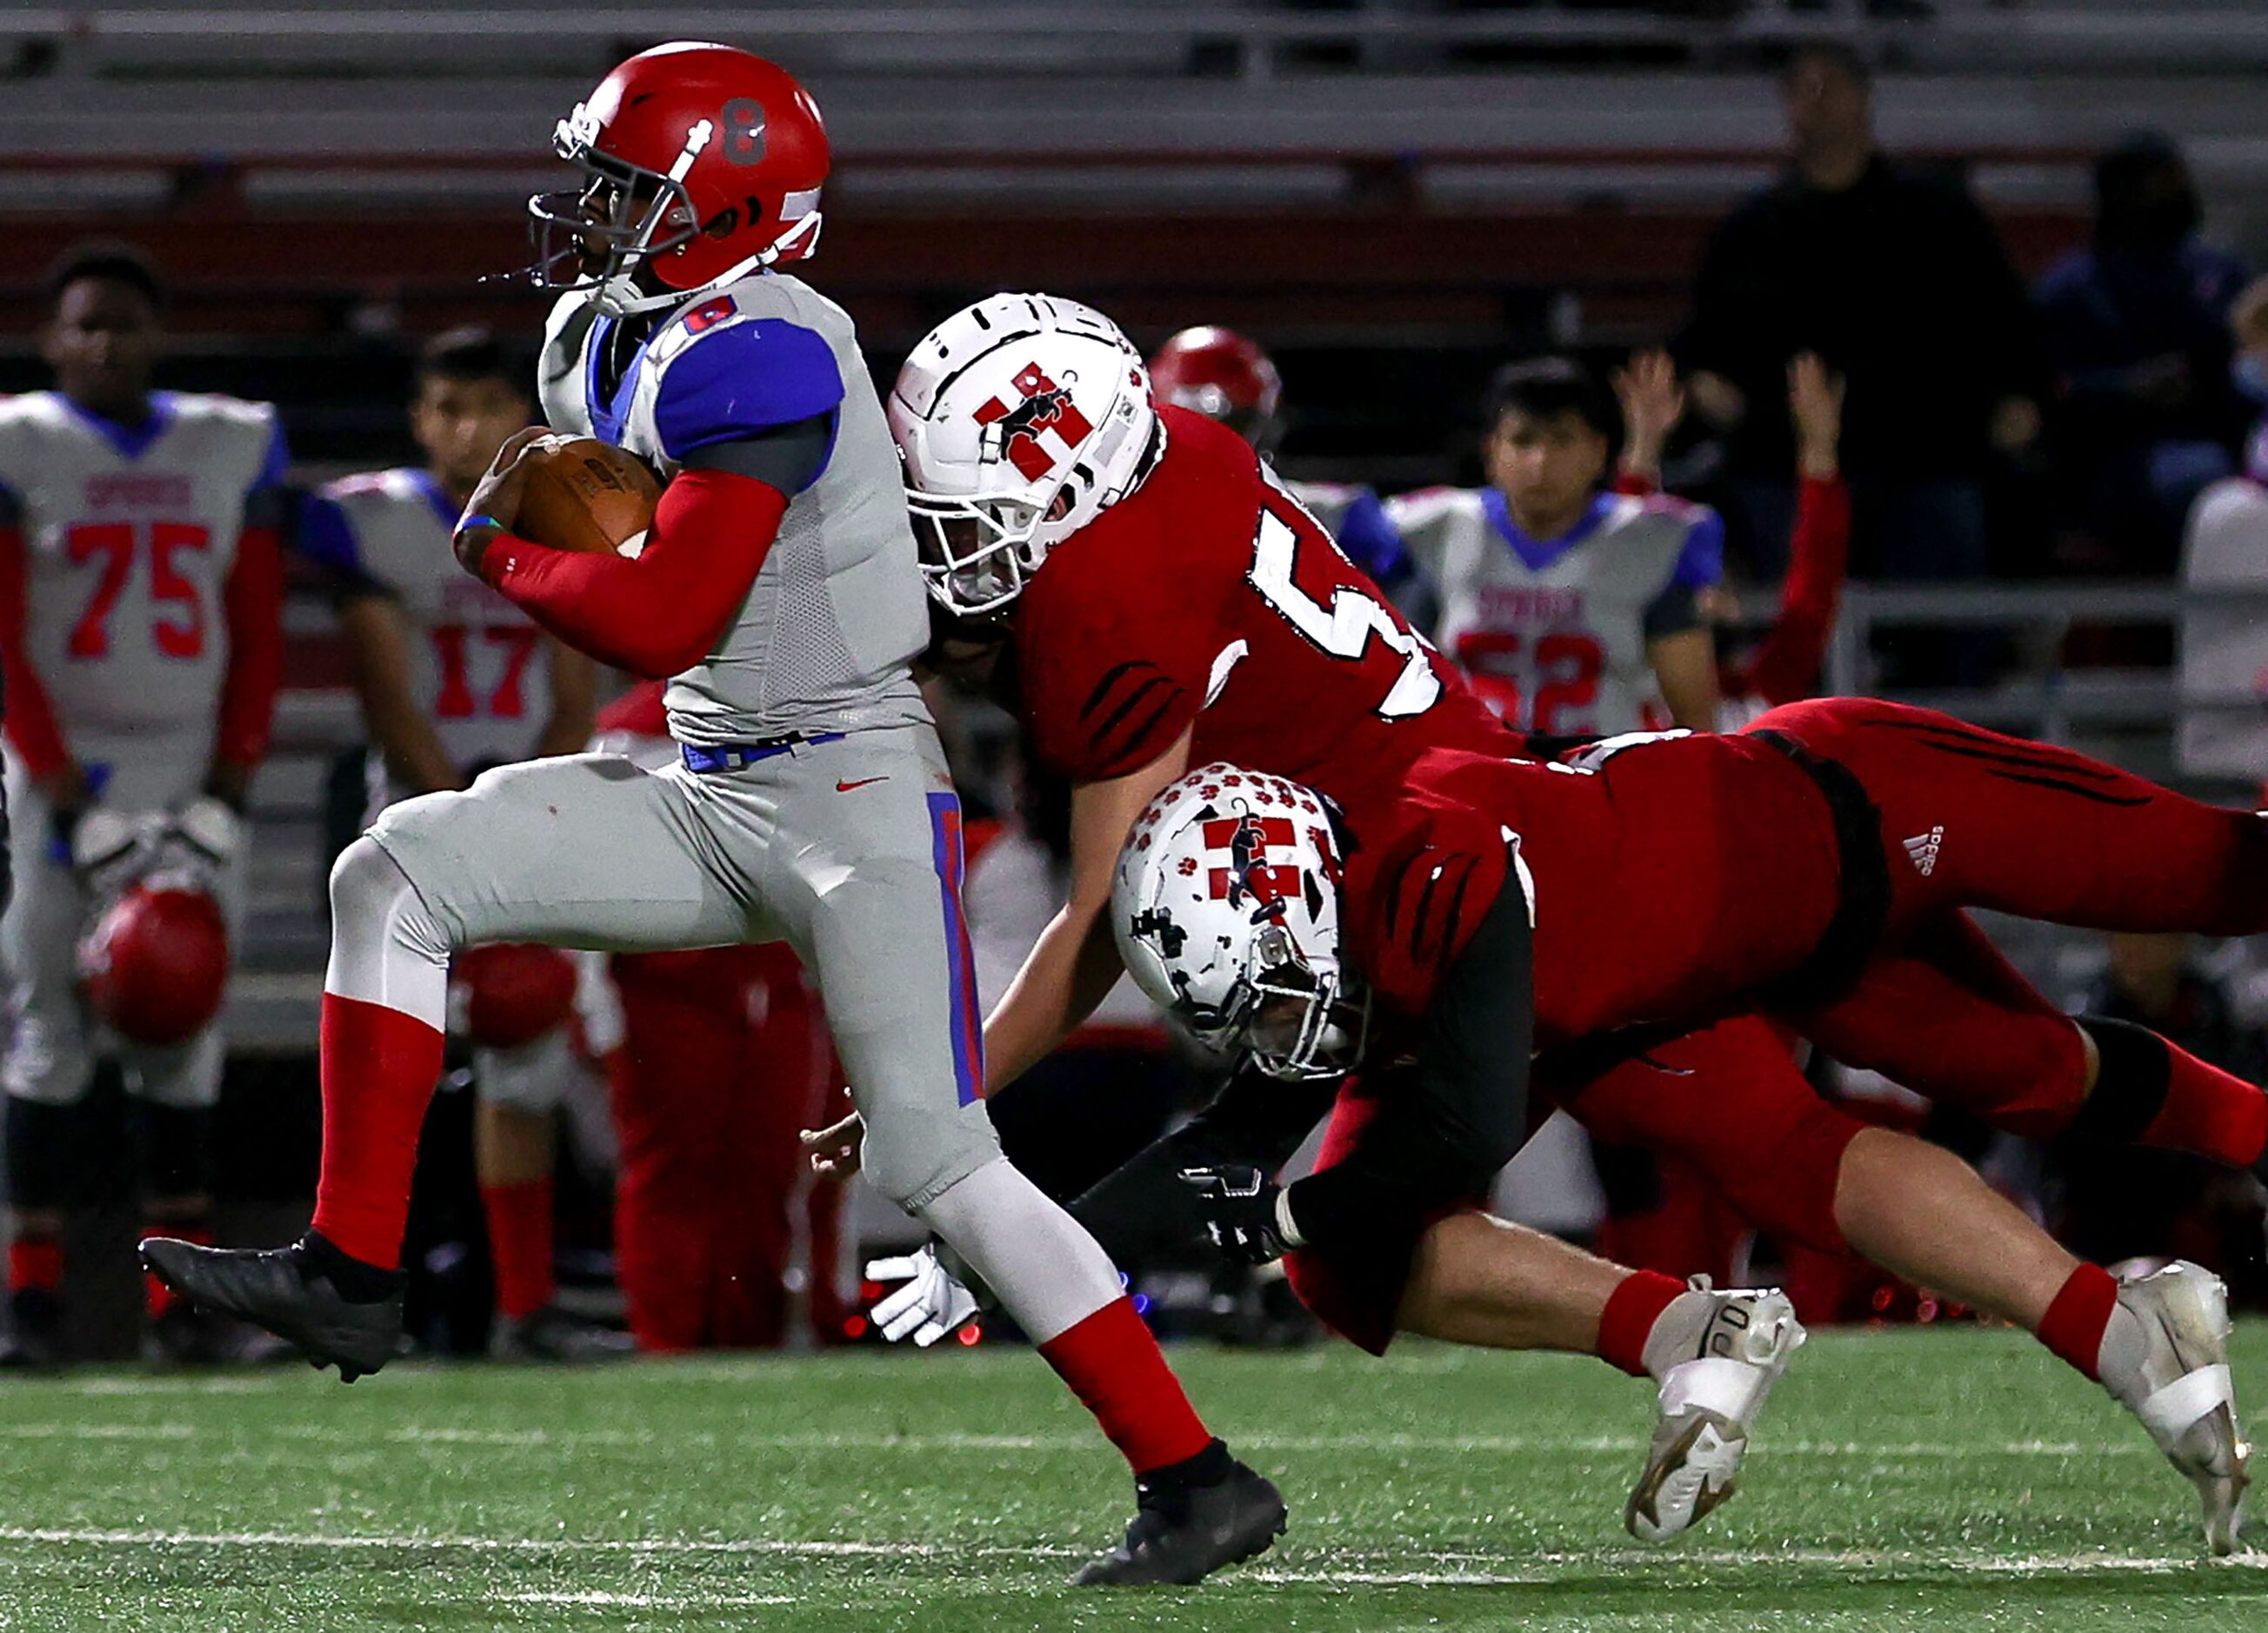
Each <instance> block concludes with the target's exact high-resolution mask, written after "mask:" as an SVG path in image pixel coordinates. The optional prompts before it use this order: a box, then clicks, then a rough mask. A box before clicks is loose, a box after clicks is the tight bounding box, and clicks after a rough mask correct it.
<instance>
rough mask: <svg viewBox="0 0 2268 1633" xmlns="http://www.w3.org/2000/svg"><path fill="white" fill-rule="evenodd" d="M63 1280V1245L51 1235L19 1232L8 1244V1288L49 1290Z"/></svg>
mask: <svg viewBox="0 0 2268 1633" xmlns="http://www.w3.org/2000/svg"><path fill="white" fill-rule="evenodd" d="M62 1285H63V1244H62V1243H61V1242H59V1241H57V1240H56V1239H55V1238H54V1237H52V1236H19V1237H18V1238H17V1239H15V1240H14V1241H12V1242H10V1243H9V1244H8V1291H10V1292H13V1293H23V1292H41V1293H51V1292H54V1291H56V1290H57V1289H58V1288H60V1287H61V1286H62Z"/></svg>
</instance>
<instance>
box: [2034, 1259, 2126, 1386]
mask: <svg viewBox="0 0 2268 1633" xmlns="http://www.w3.org/2000/svg"><path fill="white" fill-rule="evenodd" d="M2117 1306H2118V1281H2117V1277H2116V1276H2112V1275H2111V1274H2110V1271H2108V1270H2106V1269H2103V1268H2102V1266H2101V1265H2099V1264H2082V1265H2080V1267H2079V1269H2076V1270H2073V1272H2072V1273H2071V1279H2070V1280H2068V1281H2066V1283H2064V1284H2063V1291H2060V1292H2058V1294H2056V1296H2055V1302H2053V1303H2052V1304H2051V1305H2049V1306H2048V1313H2046V1314H2045V1315H2043V1316H2042V1317H2040V1331H2039V1340H2040V1342H2042V1343H2043V1344H2045V1345H2046V1346H2047V1347H2048V1353H2050V1354H2051V1355H2052V1356H2054V1357H2056V1358H2057V1359H2058V1360H2059V1361H2062V1362H2065V1363H2066V1364H2067V1365H2071V1366H2073V1367H2076V1368H2078V1369H2079V1371H2080V1372H2083V1373H2085V1374H2086V1375H2087V1376H2088V1378H2091V1379H2094V1380H2095V1382H2097V1383H2101V1382H2102V1378H2101V1376H2100V1375H2099V1374H2098V1373H2097V1372H2096V1370H2095V1369H2096V1364H2097V1363H2098V1362H2099V1361H2100V1359H2101V1358H2102V1335H2103V1333H2104V1331H2105V1330H2106V1329H2107V1328H2109V1327H2110V1313H2111V1311H2113V1310H2114V1309H2116V1308H2117Z"/></svg>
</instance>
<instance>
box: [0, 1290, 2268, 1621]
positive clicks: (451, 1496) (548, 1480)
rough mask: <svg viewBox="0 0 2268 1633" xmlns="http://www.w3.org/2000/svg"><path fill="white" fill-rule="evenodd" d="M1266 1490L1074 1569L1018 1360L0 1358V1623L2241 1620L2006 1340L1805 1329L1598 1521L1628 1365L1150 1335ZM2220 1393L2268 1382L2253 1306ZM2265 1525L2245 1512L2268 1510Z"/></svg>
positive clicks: (1066, 1519)
mask: <svg viewBox="0 0 2268 1633" xmlns="http://www.w3.org/2000/svg"><path fill="white" fill-rule="evenodd" d="M1174 1359H1175V1365H1177V1366H1178V1367H1179V1369H1180V1370H1181V1372H1182V1375H1183V1377H1184V1378H1185V1379H1187V1380H1188V1382H1189V1386H1190V1390H1191V1393H1192V1394H1193V1395H1194V1396H1195V1397H1196V1398H1197V1401H1198V1403H1199V1405H1200V1407H1201V1408H1202V1409H1204V1411H1205V1412H1206V1413H1207V1414H1208V1416H1210V1417H1211V1420H1212V1422H1213V1423H1214V1425H1215V1427H1216V1428H1217V1429H1219V1431H1220V1432H1222V1433H1224V1434H1225V1435H1226V1436H1228V1437H1229V1438H1230V1439H1231V1441H1232V1443H1233V1444H1234V1445H1236V1446H1237V1448H1238V1449H1239V1450H1240V1451H1241V1453H1243V1454H1244V1455H1245V1456H1246V1457H1247V1458H1248V1460H1250V1461H1252V1462H1254V1463H1255V1464H1256V1465H1258V1466H1259V1467H1262V1468H1263V1469H1265V1470H1267V1471H1269V1472H1270V1473H1271V1474H1272V1475H1274V1476H1275V1477H1276V1479H1277V1480H1278V1482H1279V1483H1280V1484H1281V1485H1282V1486H1283V1488H1284V1491H1285V1497H1287V1498H1288V1499H1289V1501H1290V1503H1291V1505H1292V1530H1291V1534H1289V1535H1288V1536H1287V1537H1286V1538H1285V1541H1283V1542H1282V1543H1281V1544H1279V1545H1278V1548H1277V1549H1276V1550H1275V1551H1274V1552H1273V1553H1272V1554H1270V1555H1269V1556H1266V1558H1264V1559H1263V1560H1262V1561H1260V1562H1258V1563H1256V1565H1254V1566H1248V1567H1245V1568H1243V1569H1241V1570H1238V1571H1235V1572H1233V1573H1230V1574H1228V1575H1225V1576H1223V1577H1221V1578H1216V1579H1215V1581H1214V1582H1213V1583H1211V1584H1210V1585H1207V1586H1205V1587H1204V1588H1201V1589H1197V1590H1192V1591H1189V1592H1175V1593H1096V1592H1094V1591H1092V1590H1090V1591H1086V1592H1073V1591H1071V1590H1070V1589H1067V1588H1065V1587H1064V1586H1063V1585H1062V1580H1063V1578H1064V1575H1065V1574H1066V1573H1068V1572H1069V1571H1070V1570H1071V1568H1072V1567H1073V1566H1075V1565H1076V1564H1077V1563H1079V1561H1080V1560H1081V1559H1083V1558H1085V1557H1086V1556H1087V1555H1088V1554H1090V1553H1092V1552H1094V1551H1096V1550H1099V1549H1100V1548H1102V1547H1104V1546H1106V1545H1107V1544H1108V1542H1109V1541H1111V1540H1112V1539H1113V1538H1114V1537H1115V1535H1116V1531H1117V1529H1118V1528H1119V1527H1120V1526H1122V1525H1123V1522H1124V1520H1125V1519H1126V1518H1127V1516H1128V1513H1129V1512H1130V1500H1131V1494H1130V1482H1128V1481H1127V1479H1126V1478H1125V1475H1124V1473H1123V1469H1122V1468H1121V1467H1119V1466H1118V1465H1117V1463H1116V1458H1115V1456H1114V1455H1113V1454H1112V1453H1109V1451H1108V1448H1107V1447H1105V1446H1104V1445H1103V1444H1102V1443H1101V1439H1100V1438H1099V1437H1098V1436H1096V1435H1095V1433H1094V1431H1093V1430H1092V1428H1091V1427H1090V1426H1089V1425H1088V1423H1086V1420H1085V1418H1084V1416H1083V1415H1082V1414H1081V1413H1080V1412H1079V1409H1078V1407H1077V1406H1076V1404H1075V1403H1073V1402H1072V1401H1071V1399H1070V1397H1069V1396H1068V1395H1067V1394H1065V1393H1064V1391H1063V1390H1062V1389H1061V1387H1059V1386H1058V1385H1057V1383H1056V1381H1055V1379H1054V1378H1053V1377H1052V1375H1051V1374H1049V1372H1048V1371H1047V1369H1046V1368H1045V1367H1044V1366H1043V1365H1042V1364H1041V1363H1040V1361H1039V1360H1038V1359H1037V1357H1035V1356H1033V1355H1031V1354H1030V1353H1029V1352H1027V1351H1022V1350H988V1349H982V1348H980V1349H978V1350H961V1349H960V1348H959V1347H958V1346H954V1347H952V1348H951V1350H950V1352H949V1353H942V1354H930V1355H899V1354H883V1353H876V1352H873V1351H861V1352H858V1353H855V1354H848V1355H828V1356H806V1357H782V1358H777V1359H748V1360H740V1359H732V1360H693V1361H686V1362H679V1363H664V1364H653V1365H637V1366H632V1367H626V1368H618V1369H615V1370H610V1371H604V1372H583V1373H575V1372H560V1371H541V1370H508V1369H502V1368H492V1367H485V1366H466V1367H460V1368H428V1369H419V1368H415V1367H401V1368H398V1369H397V1368H389V1369H388V1370H387V1372H386V1373H385V1374H384V1375H383V1376H381V1377H379V1378H377V1379H371V1380H369V1381H366V1382H364V1383H361V1384H358V1385H357V1386H356V1387H354V1388H352V1389H342V1388H341V1387H339V1386H338V1384H336V1383H335V1381H332V1380H331V1379H328V1377H324V1378H318V1377H316V1376H315V1375H314V1374H313V1373H310V1372H299V1371H297V1370H292V1371H289V1372H273V1373H250V1374H247V1373H235V1374H222V1375H216V1376H203V1377H197V1376H151V1375H147V1374H128V1373H103V1374H85V1375H77V1376H72V1377H66V1378H62V1379H49V1380H18V1379H11V1380H9V1381H7V1382H6V1383H5V1384H4V1385H0V1391H4V1393H0V1401H4V1403H5V1409H4V1411H0V1459H4V1460H5V1461H4V1465H0V1466H4V1467H5V1468H6V1470H7V1475H8V1477H7V1478H6V1479H4V1480H0V1629H5V1630H6V1633H30V1630H33V1629H73V1630H74V1633H76V1630H77V1629H108V1628H117V1629H135V1630H136V1633H164V1630H170V1629H247V1630H250V1629H282V1628H308V1629H324V1630H325V1633H350V1629H474V1628H479V1629H489V1628H558V1629H696V1628H698V1629H722V1628H741V1627H747V1628H759V1627H760V1628H763V1629H857V1630H858V1633H877V1630H878V1629H981V1630H982V1633H1013V1630H1014V1629H1046V1630H1047V1633H1057V1629H1117V1628H1140V1629H1203V1633H1243V1630H1244V1629H1254V1630H1258V1629H1266V1630H1267V1633H1287V1630H1295V1629H1314V1630H1315V1633H1325V1630H1333V1629H1344V1630H1346V1633H1388V1630H1390V1629H1405V1628H1407V1629H1447V1630H1449V1633H1455V1630H1458V1629H1513V1628H1519V1629H1665V1630H1668V1629H1675V1630H1676V1633H1715V1630H1716V1629H1725V1630H1727V1633H1730V1630H1731V1629H1741V1630H1742V1633H1750V1630H1752V1629H1801V1633H1838V1630H1841V1629H1877V1628H1880V1629H1909V1628H1924V1627H1928V1628H1937V1627H1946V1628H1953V1627H1959V1628H1970V1627H1989V1628H1994V1629H2000V1628H2031V1627H2039V1628H2052V1629H2055V1630H2056V1633H2090V1630H2091V1629H2114V1628H2115V1629H2130V1628H2157V1627H2180V1628H2183V1629H2196V1630H2203V1629H2264V1628H2268V1569H2264V1568H2263V1566H2264V1565H2268V1555H2264V1556H2255V1559H2254V1560H2253V1561H2252V1562H2248V1561H2247V1560H2245V1559H2244V1558H2242V1557H2240V1558H2239V1559H2238V1560H2236V1561H2235V1562H2230V1563H2218V1564H2217V1563H2211V1562H2207V1561H2205V1559H2204V1557H2203V1555H2202V1549H2201V1547H2200V1544H2199V1541H2198V1524H2197V1515H2196V1505H2195V1502H2194V1500H2193V1498H2192V1497H2191V1492H2190V1490H2189V1488H2188V1486H2187V1485H2186V1484H2184V1483H2183V1482H2182V1481H2181V1480H2179V1479H2178V1478H2177V1477H2176V1475H2174V1474H2173V1472H2172V1471H2171V1470H2170V1469H2169V1468H2168V1467H2166V1465H2165V1464H2164V1463H2163V1462H2162V1461H2161V1460H2160V1459H2159V1457H2158V1456H2157V1454H2156V1453H2155V1451H2154V1449H2153V1448H2152V1447H2151V1446H2150V1445H2149V1443H2148V1441H2147V1439H2146V1438H2145V1437H2144V1435H2143V1433H2142V1431H2141V1430H2140V1429H2139V1427H2138V1426H2137V1425H2136V1424H2135V1423H2132V1421H2131V1420H2130V1419H2128V1418H2127V1417H2126V1416H2124V1414H2123V1413H2121V1412H2119V1411H2118V1410H2117V1409H2116V1408H2115V1407H2114V1406H2113V1405H2112V1403H2111V1402H2110V1400H2109V1399H2108V1398H2107V1397H2105V1396H2104V1395H2103V1394H2102V1393H2101V1392H2100V1391H2098V1390H2096V1389H2095V1388H2094V1387H2092V1386H2090V1385H2088V1384H2087V1383H2086V1382H2084V1381H2083V1380H2081V1379H2079V1378H2077V1377H2075V1376H2074V1375H2073V1374H2072V1373H2070V1372H2067V1371H2066V1369H2064V1368H2063V1367H2061V1366H2059V1365H2058V1364H2056V1363H2055V1362H2054V1361H2052V1360H2051V1359H2050V1358H2049V1357H2047V1356H2046V1355H2045V1354H2043V1352H2041V1351H2040V1350H2038V1349H2037V1348H2036V1346H2034V1345H2032V1344H2031V1343H2030V1342H2029V1341H2027V1340H2025V1339H2023V1338H2022V1337H2021V1336H2020V1335H2015V1334H2013V1333H2006V1332H1985V1331H1978V1330H1975V1329H1962V1330H1944V1331H1918V1332H1891V1333H1881V1334H1847V1335H1845V1334H1833V1333H1830V1334H1824V1335H1820V1336H1819V1337H1818V1338H1816V1339H1815V1341H1814V1342H1813V1343H1812V1344H1811V1345H1810V1346H1809V1347H1808V1348H1807V1349H1806V1350H1804V1351H1803V1353H1802V1355H1801V1356H1800V1357H1799V1359H1798V1361H1797V1363H1796V1365H1795V1366H1794V1368H1793V1371H1792V1372H1790V1374H1789V1376H1788V1378H1787V1379H1786V1382H1785V1383H1784V1384H1782V1386H1781V1387H1780V1388H1779V1390H1778V1393H1777V1394H1775V1395H1774V1397H1773V1400H1772V1402H1771V1409H1770V1411H1769V1412H1768V1414H1767V1415H1766V1417H1765V1419H1764V1424H1763V1428H1762V1431H1761V1433H1760V1436H1759V1439H1758V1444H1757V1446H1756V1450H1755V1451H1754V1452H1753V1453H1752V1454H1751V1456H1750V1459H1749V1466H1748V1469H1747V1471H1746V1473H1745V1474H1744V1476H1743V1481H1742V1485H1743V1490H1742V1493H1741V1495H1740V1497H1739V1498H1738V1499H1737V1500H1736V1501H1734V1503H1732V1504H1729V1505H1728V1506H1727V1508H1725V1509H1724V1510H1723V1511H1722V1512H1719V1514H1717V1515H1716V1516H1715V1517H1714V1518H1713V1519H1712V1520H1711V1521H1710V1522H1709V1523H1708V1524H1707V1525H1706V1526H1704V1527H1702V1528H1701V1529H1700V1530H1699V1531H1697V1533H1695V1534H1693V1535H1691V1536H1690V1537H1688V1538H1687V1539H1685V1540H1684V1541H1683V1542H1681V1543H1678V1544H1674V1545H1671V1546H1669V1547H1668V1548H1660V1549H1654V1548H1642V1547H1640V1546H1638V1545H1637V1544H1635V1543H1633V1542H1631V1541H1630V1539H1629V1538H1628V1537H1627V1536H1626V1535H1624V1532H1623V1530H1622V1527H1621V1523H1620V1515H1621V1509H1622V1502H1623V1498H1624V1494H1625V1491H1626V1490H1627V1487H1628V1484H1629V1482H1630V1480H1631V1476H1632V1475H1633V1474H1634V1473H1635V1471H1636V1469H1637V1467H1638V1453H1639V1449H1640V1447H1641V1446H1642V1445H1643V1444H1644V1441H1645V1437H1646V1430H1647V1427H1648V1425H1649V1423H1650V1421H1651V1413H1650V1407H1651V1392H1650V1390H1648V1389H1647V1388H1646V1387H1642V1386H1640V1385H1638V1384H1637V1383H1634V1382H1631V1381H1630V1380H1628V1379H1623V1378H1621V1377H1620V1376H1619V1375H1617V1374H1616V1373H1613V1372H1609V1371H1608V1370H1607V1369H1606V1368H1604V1367H1602V1366H1601V1365H1598V1364H1597V1363H1596V1362H1594V1361H1585V1360H1580V1359H1577V1358H1573V1357H1557V1356H1496V1355H1486V1354H1478V1353H1475V1352H1471V1351H1462V1350H1447V1349H1440V1348H1429V1347H1421V1346H1414V1345H1413V1346H1410V1347H1409V1348H1407V1349H1405V1350H1401V1351H1398V1352H1397V1353H1396V1355H1395V1357H1393V1358H1392V1359H1390V1360H1388V1361H1387V1362H1384V1363H1378V1362H1373V1361H1370V1360H1368V1359H1366V1357H1360V1356H1358V1355H1356V1354H1354V1353H1353V1352H1352V1351H1351V1350H1347V1349H1345V1348H1344V1347H1343V1346H1340V1347H1334V1348H1331V1349H1328V1350H1314V1351H1310V1352H1307V1353H1303V1354H1299V1355H1293V1356H1288V1357H1286V1356H1270V1355H1261V1354H1251V1353H1224V1352H1212V1351H1206V1350H1189V1349H1184V1350H1176V1351H1175V1352H1174ZM2235 1360H2236V1373H2237V1381H2238V1390H2239V1393H2240V1396H2241V1397H2243V1398H2245V1399H2247V1400H2249V1401H2250V1403H2252V1404H2254V1405H2255V1406H2256V1407H2261V1408H2268V1328H2262V1327H2258V1326H2253V1327H2248V1328H2240V1329H2239V1332H2238V1335H2237V1342H2236V1350H2235ZM2263 1525H2264V1529H2268V1521H2264V1522H2263Z"/></svg>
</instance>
